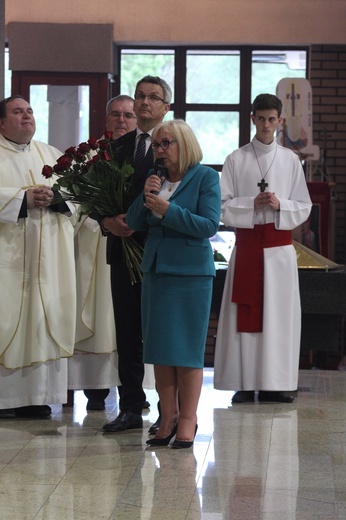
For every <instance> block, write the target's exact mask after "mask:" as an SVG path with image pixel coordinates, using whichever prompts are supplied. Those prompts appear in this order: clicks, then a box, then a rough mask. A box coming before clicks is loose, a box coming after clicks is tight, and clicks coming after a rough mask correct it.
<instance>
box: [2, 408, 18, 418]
mask: <svg viewBox="0 0 346 520" xmlns="http://www.w3.org/2000/svg"><path fill="white" fill-rule="evenodd" d="M15 418H16V412H15V411H14V408H4V409H3V410H0V419H15Z"/></svg>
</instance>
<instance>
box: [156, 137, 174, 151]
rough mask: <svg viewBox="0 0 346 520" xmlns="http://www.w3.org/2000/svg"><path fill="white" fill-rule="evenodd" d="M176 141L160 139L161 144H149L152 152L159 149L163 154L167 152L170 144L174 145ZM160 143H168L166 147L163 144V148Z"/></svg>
mask: <svg viewBox="0 0 346 520" xmlns="http://www.w3.org/2000/svg"><path fill="white" fill-rule="evenodd" d="M176 142H177V140H176V139H171V140H170V139H162V141H161V143H155V142H154V143H151V146H152V147H153V150H158V149H159V148H161V150H163V151H164V152H165V151H166V150H168V148H169V147H170V146H171V144H173V143H176ZM162 143H168V144H167V145H166V144H165V145H164V146H162Z"/></svg>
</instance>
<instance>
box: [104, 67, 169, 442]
mask: <svg viewBox="0 0 346 520" xmlns="http://www.w3.org/2000/svg"><path fill="white" fill-rule="evenodd" d="M134 98H135V103H134V110H135V114H136V116H137V129H136V130H134V131H132V132H129V133H127V134H125V135H124V136H122V137H120V138H119V139H117V140H116V141H115V142H114V144H113V150H114V152H115V157H116V158H117V161H118V163H119V164H120V165H122V164H124V163H125V162H126V163H131V164H132V165H133V166H134V169H135V171H134V174H133V180H134V182H133V187H132V192H131V197H130V198H131V201H130V202H132V201H133V200H134V199H135V198H136V197H137V196H138V195H139V194H140V193H141V192H142V191H143V187H144V183H145V180H146V177H147V172H148V171H149V170H150V169H151V168H152V167H153V165H154V158H153V151H152V148H151V133H152V131H153V129H154V127H155V126H156V125H157V124H158V123H160V122H161V121H162V120H163V118H164V116H165V115H166V114H167V112H168V110H169V107H170V102H171V98H172V91H171V89H170V87H169V85H168V84H167V83H166V82H165V81H164V80H163V79H161V78H159V77H156V76H155V77H154V76H145V77H144V78H142V79H141V80H139V81H138V83H137V85H136V90H135V96H134ZM141 152H142V159H141V158H140V157H139V156H140V154H141ZM125 218H126V213H123V214H119V215H115V216H114V217H106V218H104V219H103V221H102V228H103V230H104V232H106V233H109V236H108V239H107V262H108V263H109V264H110V266H111V286H112V297H113V307H114V317H115V326H116V338H117V349H118V357H119V377H120V381H121V389H120V402H119V408H120V410H121V412H120V414H119V415H118V417H117V418H116V419H115V420H114V421H112V422H111V423H108V424H105V425H104V427H103V429H104V430H105V431H107V432H119V431H124V430H130V429H137V428H142V427H143V419H142V409H143V404H144V403H145V400H146V396H145V393H144V391H143V387H142V382H143V377H144V365H143V360H142V350H143V346H142V328H141V283H140V281H139V280H137V283H135V284H133V285H132V284H131V281H130V277H129V273H128V269H127V266H126V265H125V262H124V259H123V255H122V246H121V237H129V236H132V237H133V238H134V239H135V240H136V242H137V243H138V244H140V245H141V246H143V245H144V236H143V234H142V233H139V232H135V231H134V230H133V229H130V228H129V226H128V225H127V224H126V222H125Z"/></svg>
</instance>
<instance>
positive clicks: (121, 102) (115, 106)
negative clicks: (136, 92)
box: [106, 94, 137, 140]
mask: <svg viewBox="0 0 346 520" xmlns="http://www.w3.org/2000/svg"><path fill="white" fill-rule="evenodd" d="M133 104H134V100H133V98H132V97H130V96H126V95H122V94H120V95H119V96H116V97H114V98H112V99H110V100H109V101H108V103H107V105H106V130H107V131H108V132H113V139H114V140H115V139H118V137H121V136H122V135H125V134H127V133H128V132H131V131H132V130H135V128H136V126H137V117H136V114H135V112H134V108H133Z"/></svg>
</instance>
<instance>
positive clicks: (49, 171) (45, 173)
mask: <svg viewBox="0 0 346 520" xmlns="http://www.w3.org/2000/svg"><path fill="white" fill-rule="evenodd" d="M53 172H54V170H53V168H52V167H51V166H48V164H45V165H44V166H43V168H42V175H43V177H46V179H49V178H50V177H51V176H52V175H53Z"/></svg>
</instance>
